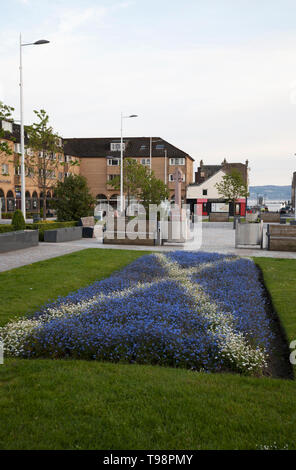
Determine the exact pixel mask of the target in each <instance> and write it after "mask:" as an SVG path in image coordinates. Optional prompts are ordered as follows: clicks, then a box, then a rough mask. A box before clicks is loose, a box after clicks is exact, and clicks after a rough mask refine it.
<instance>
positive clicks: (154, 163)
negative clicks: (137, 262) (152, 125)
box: [64, 137, 194, 204]
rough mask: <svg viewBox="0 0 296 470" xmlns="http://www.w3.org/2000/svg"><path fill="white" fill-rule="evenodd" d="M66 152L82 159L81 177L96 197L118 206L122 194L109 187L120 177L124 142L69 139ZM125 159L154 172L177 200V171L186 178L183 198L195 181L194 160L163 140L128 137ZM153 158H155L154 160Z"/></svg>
mask: <svg viewBox="0 0 296 470" xmlns="http://www.w3.org/2000/svg"><path fill="white" fill-rule="evenodd" d="M64 151H65V153H66V154H67V155H72V156H73V157H79V158H80V173H81V175H83V176H85V177H86V179H87V182H88V186H89V188H90V190H91V193H92V195H93V196H94V197H95V198H96V199H97V200H98V201H99V202H104V201H105V202H107V201H108V202H110V203H112V204H115V202H116V201H117V198H118V196H119V193H120V192H119V191H116V190H114V189H113V188H112V187H111V186H110V185H109V184H108V183H109V182H110V181H111V180H112V178H114V176H116V175H119V174H120V155H121V141H120V138H118V137H115V138H86V139H84V138H76V139H73V138H66V139H65V140H64ZM123 152H124V153H123V154H124V158H133V159H135V160H137V161H138V162H139V163H140V164H141V165H145V166H147V167H149V168H150V164H151V168H152V171H153V172H154V174H155V176H156V177H157V178H159V179H161V180H162V181H163V182H164V183H165V184H167V185H168V188H169V190H170V199H171V200H172V199H173V198H174V179H173V175H174V172H175V170H176V168H179V169H180V170H181V171H182V174H183V182H182V198H183V200H185V199H186V188H187V186H188V184H190V183H191V182H192V181H193V162H194V160H193V158H192V157H191V156H190V155H188V154H187V153H185V152H183V151H182V150H180V149H178V148H177V147H175V146H174V145H172V144H170V143H169V142H167V141H166V140H164V139H162V138H160V137H152V138H151V137H127V138H125V139H124V142H123ZM151 156H152V158H151Z"/></svg>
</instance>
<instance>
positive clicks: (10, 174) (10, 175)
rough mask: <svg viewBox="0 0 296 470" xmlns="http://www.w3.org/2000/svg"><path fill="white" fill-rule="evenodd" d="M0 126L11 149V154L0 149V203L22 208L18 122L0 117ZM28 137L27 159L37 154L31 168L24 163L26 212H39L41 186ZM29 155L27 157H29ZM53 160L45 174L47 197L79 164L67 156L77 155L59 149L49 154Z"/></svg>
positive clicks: (5, 209) (7, 207)
mask: <svg viewBox="0 0 296 470" xmlns="http://www.w3.org/2000/svg"><path fill="white" fill-rule="evenodd" d="M0 127H1V129H3V130H4V131H5V138H1V141H6V142H7V143H8V145H9V147H10V149H11V150H12V152H13V153H12V155H6V154H4V153H0V203H1V209H2V213H3V212H13V211H14V210H15V209H20V208H21V176H20V175H21V169H20V153H21V148H20V125H19V124H15V123H11V122H8V121H3V120H2V121H0ZM27 143H28V139H27V136H26V134H25V147H26V148H25V151H26V155H28V159H27V161H29V160H31V159H32V157H35V158H36V166H35V164H34V165H33V168H32V167H31V168H30V167H29V166H28V165H26V209H27V211H28V212H39V210H40V208H42V206H43V192H42V191H43V190H42V189H41V188H42V185H41V181H40V178H39V175H38V174H36V168H37V166H38V165H37V161H38V158H39V154H38V152H32V150H31V149H29V148H28V146H27ZM29 157H30V158H29ZM48 158H51V159H52V160H53V161H54V162H55V163H53V165H52V168H54V169H52V170H51V172H50V175H49V176H48V188H47V198H48V199H51V198H52V197H53V187H54V185H55V183H56V182H57V181H58V180H60V181H61V180H63V179H64V178H65V177H67V175H69V174H70V173H73V174H78V173H79V172H80V169H79V166H72V165H71V164H70V163H71V162H70V160H73V158H74V160H75V161H78V160H79V159H78V158H77V157H72V156H69V155H66V154H65V153H63V152H61V153H59V154H51V155H49V156H48Z"/></svg>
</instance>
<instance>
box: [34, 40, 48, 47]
mask: <svg viewBox="0 0 296 470" xmlns="http://www.w3.org/2000/svg"><path fill="white" fill-rule="evenodd" d="M48 43H49V41H47V40H46V39H39V41H35V42H34V46H40V44H48Z"/></svg>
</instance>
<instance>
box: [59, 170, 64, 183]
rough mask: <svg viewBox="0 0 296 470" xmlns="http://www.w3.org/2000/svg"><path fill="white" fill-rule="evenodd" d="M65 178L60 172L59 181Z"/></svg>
mask: <svg viewBox="0 0 296 470" xmlns="http://www.w3.org/2000/svg"><path fill="white" fill-rule="evenodd" d="M63 176H64V173H62V172H61V171H59V180H60V181H61V180H62V179H63Z"/></svg>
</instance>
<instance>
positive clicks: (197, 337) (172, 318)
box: [0, 251, 272, 374]
mask: <svg viewBox="0 0 296 470" xmlns="http://www.w3.org/2000/svg"><path fill="white" fill-rule="evenodd" d="M0 336H1V338H2V340H3V342H4V349H5V353H6V354H7V355H11V356H18V357H24V358H37V357H48V358H80V359H89V360H91V359H95V360H101V361H112V362H128V363H139V364H158V365H163V366H171V367H184V368H190V369H193V370H203V371H207V372H215V371H235V372H239V373H247V374H254V373H262V372H263V371H264V369H265V368H266V367H267V361H268V356H269V354H270V350H271V342H272V332H271V328H270V324H269V319H268V317H267V315H266V308H265V293H264V289H263V286H262V285H261V282H260V279H259V273H258V270H257V268H256V266H255V264H254V263H253V261H251V260H249V259H242V258H237V257H234V256H229V255H221V254H217V253H198V252H186V251H176V252H171V253H168V254H152V255H147V256H143V257H141V258H139V259H137V260H136V261H134V262H133V263H131V264H130V265H128V266H126V267H125V268H124V269H123V270H121V271H120V272H115V273H114V274H113V275H112V276H111V277H109V278H108V279H104V280H102V281H97V282H95V283H93V284H92V285H90V286H88V287H85V288H82V289H79V290H78V291H76V292H74V293H71V294H69V295H67V296H65V297H62V298H58V299H57V300H56V301H54V302H52V303H50V304H47V305H45V306H44V307H43V308H41V310H40V311H38V312H36V313H35V314H34V315H32V316H31V317H29V318H28V317H24V318H22V319H20V320H16V321H12V322H10V323H8V324H7V325H6V326H4V327H2V328H0Z"/></svg>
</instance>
